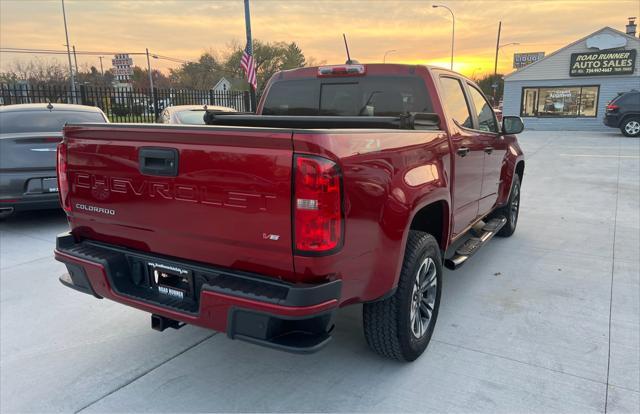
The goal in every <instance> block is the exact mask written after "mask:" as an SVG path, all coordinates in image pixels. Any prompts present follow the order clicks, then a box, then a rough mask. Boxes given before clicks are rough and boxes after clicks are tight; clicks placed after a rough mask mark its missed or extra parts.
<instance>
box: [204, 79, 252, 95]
mask: <svg viewBox="0 0 640 414" xmlns="http://www.w3.org/2000/svg"><path fill="white" fill-rule="evenodd" d="M246 89H247V82H246V81H244V80H243V79H236V78H231V79H227V78H225V77H222V78H220V80H219V81H218V83H216V84H215V86H214V87H213V88H211V90H213V91H214V92H227V91H244V90H246Z"/></svg>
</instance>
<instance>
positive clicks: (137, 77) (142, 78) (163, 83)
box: [105, 66, 172, 89]
mask: <svg viewBox="0 0 640 414" xmlns="http://www.w3.org/2000/svg"><path fill="white" fill-rule="evenodd" d="M151 74H152V76H153V87H154V88H160V89H166V88H170V87H171V86H172V84H171V80H170V79H169V77H168V76H167V75H165V74H164V73H162V72H160V71H159V70H156V69H151ZM105 75H106V74H105ZM131 84H132V85H133V87H134V88H148V87H149V71H148V70H147V69H143V68H141V67H139V66H134V67H133V75H132V76H131Z"/></svg>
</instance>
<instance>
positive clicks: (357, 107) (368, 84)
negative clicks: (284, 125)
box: [262, 76, 433, 116]
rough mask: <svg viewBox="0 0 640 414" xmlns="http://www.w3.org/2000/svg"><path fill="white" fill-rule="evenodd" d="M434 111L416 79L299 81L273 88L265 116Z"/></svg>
mask: <svg viewBox="0 0 640 414" xmlns="http://www.w3.org/2000/svg"><path fill="white" fill-rule="evenodd" d="M407 112H433V109H432V105H431V98H430V97H429V95H428V93H427V89H426V86H425V84H424V81H423V80H422V79H421V78H419V77H417V76H370V77H366V76H365V77H362V78H349V79H339V78H333V79H300V80H287V81H279V82H276V83H274V84H273V85H271V88H270V89H269V92H268V94H267V97H266V100H265V104H264V108H263V110H262V114H263V115H324V116H398V115H400V114H404V113H407Z"/></svg>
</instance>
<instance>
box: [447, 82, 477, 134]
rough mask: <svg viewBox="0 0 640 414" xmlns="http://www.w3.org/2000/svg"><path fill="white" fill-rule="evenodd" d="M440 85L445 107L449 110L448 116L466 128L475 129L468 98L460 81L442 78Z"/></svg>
mask: <svg viewBox="0 0 640 414" xmlns="http://www.w3.org/2000/svg"><path fill="white" fill-rule="evenodd" d="M440 85H441V89H442V94H443V95H444V96H443V101H444V105H445V107H446V108H447V114H448V115H449V116H450V117H451V118H452V119H453V120H454V121H456V122H457V123H458V125H460V126H463V127H465V128H473V121H472V118H471V111H470V110H469V104H468V103H467V98H465V96H464V91H463V89H462V83H460V81H459V80H458V79H455V78H448V77H441V78H440Z"/></svg>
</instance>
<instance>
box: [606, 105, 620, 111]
mask: <svg viewBox="0 0 640 414" xmlns="http://www.w3.org/2000/svg"><path fill="white" fill-rule="evenodd" d="M619 108H620V107H619V106H618V105H616V104H609V105H607V111H612V112H613V111H617V110H618V109H619Z"/></svg>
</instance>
